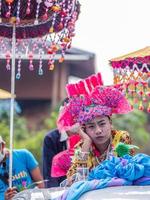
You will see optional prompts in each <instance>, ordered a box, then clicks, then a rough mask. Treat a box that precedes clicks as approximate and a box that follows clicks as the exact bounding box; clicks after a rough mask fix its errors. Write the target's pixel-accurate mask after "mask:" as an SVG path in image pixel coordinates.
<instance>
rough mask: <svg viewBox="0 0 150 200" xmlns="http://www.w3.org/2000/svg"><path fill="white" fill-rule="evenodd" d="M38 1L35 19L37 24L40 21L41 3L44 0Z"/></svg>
mask: <svg viewBox="0 0 150 200" xmlns="http://www.w3.org/2000/svg"><path fill="white" fill-rule="evenodd" d="M36 2H37V8H36V15H35V21H34V24H35V25H37V24H38V22H39V21H38V17H39V10H40V4H41V3H42V0H36Z"/></svg>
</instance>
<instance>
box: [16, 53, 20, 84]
mask: <svg viewBox="0 0 150 200" xmlns="http://www.w3.org/2000/svg"><path fill="white" fill-rule="evenodd" d="M20 78H21V54H19V57H18V69H17V74H16V79H18V80H19V79H20Z"/></svg>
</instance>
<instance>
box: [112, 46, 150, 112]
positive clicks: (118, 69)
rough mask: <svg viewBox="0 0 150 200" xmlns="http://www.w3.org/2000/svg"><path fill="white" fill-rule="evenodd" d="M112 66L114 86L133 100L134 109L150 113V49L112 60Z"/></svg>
mask: <svg viewBox="0 0 150 200" xmlns="http://www.w3.org/2000/svg"><path fill="white" fill-rule="evenodd" d="M110 64H111V66H112V67H113V71H114V84H115V85H116V87H119V88H120V89H121V90H122V91H123V92H124V93H125V94H126V97H127V98H129V99H131V104H132V107H133V106H136V105H137V107H138V109H139V110H146V109H147V111H148V112H150V86H149V85H148V81H150V48H149V47H146V48H144V49H141V50H139V51H136V52H133V53H131V54H128V55H125V56H122V57H119V58H115V59H112V60H111V61H110Z"/></svg>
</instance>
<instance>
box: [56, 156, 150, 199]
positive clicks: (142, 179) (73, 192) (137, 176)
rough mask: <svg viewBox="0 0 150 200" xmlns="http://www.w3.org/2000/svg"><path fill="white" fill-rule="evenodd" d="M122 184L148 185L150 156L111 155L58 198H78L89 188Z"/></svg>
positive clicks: (149, 180)
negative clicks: (120, 156) (85, 177)
mask: <svg viewBox="0 0 150 200" xmlns="http://www.w3.org/2000/svg"><path fill="white" fill-rule="evenodd" d="M124 185H150V156H148V155H145V154H137V155H136V156H133V157H132V156H129V155H126V156H124V157H123V158H118V157H115V156H111V157H110V158H109V159H108V160H105V161H103V162H102V163H101V164H100V165H98V166H97V167H96V168H95V169H93V170H92V171H91V173H90V174H89V177H88V181H78V182H76V183H74V184H73V185H72V186H71V187H70V188H69V189H68V190H67V191H66V192H65V193H64V194H63V195H62V196H61V197H59V198H58V200H78V199H79V198H80V196H81V195H82V194H84V193H85V192H88V191H91V190H97V189H102V188H106V187H112V186H124Z"/></svg>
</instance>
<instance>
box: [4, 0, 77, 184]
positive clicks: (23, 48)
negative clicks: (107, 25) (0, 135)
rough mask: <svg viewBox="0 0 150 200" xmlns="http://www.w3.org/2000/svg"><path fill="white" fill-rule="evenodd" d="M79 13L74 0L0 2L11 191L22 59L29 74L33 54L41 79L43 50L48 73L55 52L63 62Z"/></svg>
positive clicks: (6, 0)
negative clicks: (7, 79)
mask: <svg viewBox="0 0 150 200" xmlns="http://www.w3.org/2000/svg"><path fill="white" fill-rule="evenodd" d="M79 9H80V4H79V2H78V0H0V54H1V58H6V70H11V106H10V165H9V177H10V178H9V187H12V150H13V117H14V94H15V78H16V79H20V78H21V59H22V55H26V56H27V57H28V60H29V70H30V71H32V70H34V68H35V67H34V66H33V59H34V53H36V55H37V54H38V55H39V66H38V74H39V75H43V68H42V57H43V55H44V51H43V49H46V50H47V54H48V67H49V69H50V70H53V68H54V62H55V55H56V53H57V52H58V51H59V52H60V53H61V57H60V58H59V62H63V60H64V57H65V51H66V50H67V49H68V48H70V47H71V42H72V37H73V36H74V35H75V22H76V20H77V18H78V14H79ZM16 61H17V65H16V66H15V64H16ZM36 68H37V67H36Z"/></svg>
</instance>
